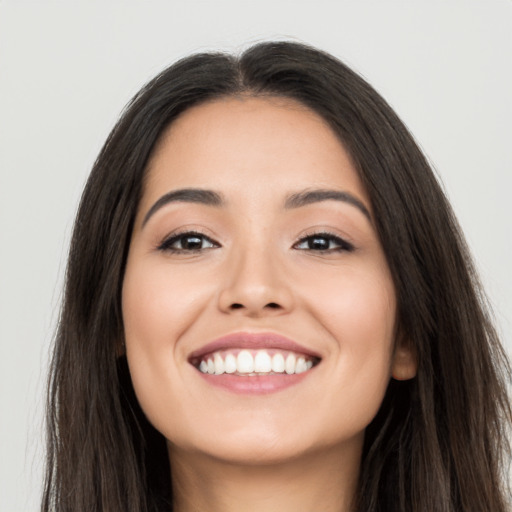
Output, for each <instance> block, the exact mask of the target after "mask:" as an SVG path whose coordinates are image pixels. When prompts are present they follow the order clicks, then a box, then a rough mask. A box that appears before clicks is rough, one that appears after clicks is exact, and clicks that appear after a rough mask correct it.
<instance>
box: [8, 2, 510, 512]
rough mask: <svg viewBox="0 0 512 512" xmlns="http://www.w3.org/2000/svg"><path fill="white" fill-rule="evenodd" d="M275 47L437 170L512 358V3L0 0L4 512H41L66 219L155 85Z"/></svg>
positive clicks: (68, 222) (69, 223)
mask: <svg viewBox="0 0 512 512" xmlns="http://www.w3.org/2000/svg"><path fill="white" fill-rule="evenodd" d="M272 38H280V39H282V38H291V39H298V40H301V41H305V42H309V43H311V44H314V45H317V46H319V47H320V48H323V49H325V50H327V51H330V52H332V53H334V54H335V55H337V56H338V57H341V58H342V59H344V60H345V61H346V62H347V63H348V64H349V65H351V66H352V67H353V68H355V69H356V70H358V71H359V72H360V73H362V74H363V75H364V76H365V77H366V78H367V79H368V80H369V81H370V82H371V83H372V84H373V85H374V86H375V87H376V88H377V89H378V90H379V91H380V92H381V93H382V94H383V95H384V97H385V98H387V99H388V101H389V102H390V103H391V105H392V106H393V107H394V108H395V109H396V110H397V112H398V114H399V115H400V116H401V117H402V119H403V120H404V121H405V123H406V124H407V125H408V126H409V127H410V129H411V130H412V132H413V133H414V134H415V136H416V138H417V140H418V141H419V143H420V145H421V146H422V148H423V149H424V150H425V152H426V154H427V155H428V156H429V158H430V159H431V161H432V162H433V163H434V165H435V166H436V168H437V169H438V172H439V174H440V176H441V178H442V180H443V182H444V185H445V188H446V190H447V193H448V195H449V197H450V198H451V200H452V202H453V205H454V207H455V210H456V212H457V214H458V216H459V219H460V221H461V223H462V226H463V228H464V230H465V232H466V235H467V237H468V240H469V244H470V246H471V248H472V249H473V251H474V255H475V258H476V262H477V265H478V267H479V269H480V271H481V273H482V277H483V280H484V282H485V284H486V286H487V289H488V293H489V295H490V297H491V300H492V303H493V304H494V307H495V313H496V317H497V321H498V323H499V326H500V329H501V331H502V333H503V336H504V339H505V343H506V346H507V350H508V351H509V353H512V313H511V312H512V271H511V263H512V243H511V234H512V229H511V221H512V207H511V201H512V199H511V188H512V156H511V154H512V152H511V144H510V142H511V135H512V131H511V124H510V123H511V119H512V101H511V91H512V2H511V1H510V0H480V1H471V0H450V1H440V0H434V1H433V0H423V1H411V0H402V1H393V0H380V1H378V0H375V1H365V0H360V1H355V0H354V1H325V0H324V1H322V0H320V1H319V0H316V1H315V2H313V1H311V0H307V1H306V0H305V1H298V0H290V1H285V0H274V1H269V0H258V1H254V2H243V1H241V0H238V1H237V0H224V1H203V2H200V1H190V0H189V1H167V2H158V1H138V2H134V1H123V2H112V1H110V2H109V1H102V2H99V1H98V2H95V1H92V0H88V1H85V0H84V1H79V2H77V1H71V0H70V1H62V2H50V1H39V2H24V1H20V0H12V1H5V0H4V1H2V0H0V240H1V251H0V315H1V321H0V443H1V447H0V511H2V512H18V511H23V512H25V511H35V510H37V508H38V500H39V494H40V488H41V478H42V472H41V471H42V461H43V457H44V451H43V448H42V437H43V435H42V412H41V411H42V401H43V391H44V385H45V384H44V382H45V368H46V366H47V360H48V349H49V344H50V341H51V338H52V333H53V330H54V327H55V323H56V320H57V317H58V307H59V301H60V298H61V285H62V276H63V272H64V267H65V257H66V251H67V245H68V240H69V235H70V231H71V227H72V222H73V216H74V213H75V209H76V206H77V201H78V198H79V195H80V192H81V189H82V187H83V184H84V181H85V179H86V176H87V174H88V171H89V169H90V168H91V165H92V163H93V161H94V158H95V156H96V154H97V153H98V151H99V149H100V147H101V145H102V143H103V141H104V139H105V138H106V136H107V134H108V132H109V130H110V129H111V127H112V126H113V124H114V122H115V120H116V118H117V115H118V114H119V112H120V111H121V109H122V107H123V106H124V105H125V103H126V102H127V101H128V100H129V98H130V97H131V96H132V95H133V94H134V93H135V92H136V91H137V90H138V89H139V87H140V86H141V85H142V84H143V83H144V82H145V81H146V80H147V79H149V78H150V77H152V76H153V75H154V74H155V73H157V72H158V71H160V70H161V69H162V68H163V67H165V66H166V65H168V64H169V63H171V62H173V61H175V60H176V59H177V58H179V57H181V56H184V55H187V54H189V53H191V52H194V51H198V50H206V49H227V50H236V49H241V48H244V47H245V46H246V45H247V43H250V42H255V41H260V40H264V39H272Z"/></svg>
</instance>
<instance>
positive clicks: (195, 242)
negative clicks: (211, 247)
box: [181, 236, 201, 249]
mask: <svg viewBox="0 0 512 512" xmlns="http://www.w3.org/2000/svg"><path fill="white" fill-rule="evenodd" d="M181 246H182V247H183V248H184V249H200V248H201V238H199V237H198V236H187V237H185V238H183V239H182V242H181Z"/></svg>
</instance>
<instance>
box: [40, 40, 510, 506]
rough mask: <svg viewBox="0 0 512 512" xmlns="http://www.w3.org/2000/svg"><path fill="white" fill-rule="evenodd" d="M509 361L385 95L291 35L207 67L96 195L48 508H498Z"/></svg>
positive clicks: (190, 70)
mask: <svg viewBox="0 0 512 512" xmlns="http://www.w3.org/2000/svg"><path fill="white" fill-rule="evenodd" d="M508 376H509V368H508V366H507V362H506V358H505V355H504V353H503V351H502V349H501V347H500V344H499V341H498V339H497V336H496V333H495V331H494V330H493V327H492V325H491V323H490V321H489V319H488V316H487V313H486V309H485V304H484V303H483V298H482V294H481V292H480V288H479V285H478V282H477V279H476V276H475V273H474V270H473V267H472V264H471V261H470V258H469V256H468V252H467V249H466V246H465V244H464V241H463V238H462V236H461V234H460V231H459V229H458V227H457V224H456V221H455V219H454V217H453V214H452V212H451V209H450V207H449V205H448V203H447V201H446V199H445V197H444V195H443V193H442V191H441V189H440V187H439V185H438V184H437V182H436V180H435V178H434V176H433V173H432V171H431V169H430V168H429V166H428V164H427V162H426V160H425V158H424V157H423V155H422V154H421V152H420V151H419V149H418V148H417V146H416V145H415V143H414V141H413V139H412V137H411V136H410V134H409V133H408V132H407V130H406V128H405V127H404V126H403V124H402V123H401V122H400V121H399V119H398V118H397V117H396V115H395V114H394V113H393V111H392V110H391V109H390V107H389V106H388V105H387V104H386V103H385V101H384V100H383V99H382V98H381V97H380V96H379V95H378V94H377V93H376V92H375V91H374V90H373V89H372V88H371V87H370V86H369V85H368V84H367V83H366V82H364V81H363V80H362V79H361V78H360V77H359V76H357V75H356V74H355V73H353V72H352V71H351V70H349V69H348V68H347V67H345V66H344V65H343V64H342V63H340V62H339V61H337V60H336V59H334V58H332V57H331V56H329V55H326V54H324V53H322V52H319V51H317V50H315V49H312V48H309V47H306V46H303V45H299V44H295V43H286V42H283V43H263V44H260V45H256V46H254V47H253V48H251V49H249V50H248V51H246V52H245V53H244V54H243V55H242V56H241V57H240V58H235V57H232V56H227V55H223V54H204V55H196V56H193V57H190V58H187V59H184V60H182V61H180V62H178V63H177V64H175V65H173V66H171V67H170V68H168V69H167V70H165V71H164V72H163V73H161V74H160V75H159V76H158V77H156V78H155V79H154V80H153V81H151V82H150V83H149V84H148V85H147V86H146V87H145V88H144V89H143V90H142V91H141V92H140V93H139V94H138V95H137V96H136V97H135V98H134V100H133V101H132V102H131V103H130V105H129V106H128V108H127V110H126V112H125V113H124V115H123V116H122V118H121V120H120V121H119V122H118V124H117V126H116V127H115V128H114V130H113V132H112V133H111V135H110V137H109V138H108V140H107V142H106V144H105V146H104V148H103V150H102V152H101V154H100V156H99V158H98V160H97V162H96V164H95V166H94V169H93V171H92V173H91V176H90V178H89V181H88V183H87V186H86V189H85V191H84V194H83V197H82V201H81V205H80V209H79V213H78V217H77V221H76V225H75V230H74V234H73V240H72V246H71V252H70V259H69V266H68V272H67V284H66V294H65V300H64V307H63V311H62V317H61V321H60V325H59V330H58V334H57V339H56V347H55V354H54V361H53V373H52V379H51V386H50V400H49V414H48V423H49V451H48V454H49V455H48V471H47V481H46V492H45V496H44V504H43V510H57V511H59V510H76V511H78V510H80V511H82V510H112V511H114V510H123V511H137V512H139V511H146V510H147V511H156V510H174V511H175V512H185V511H189V510H209V511H217V510H224V511H230V510H246V511H258V510H266V511H269V510H281V511H283V510H294V511H310V510H323V511H339V512H347V511H359V512H369V511H393V512H397V511H399V512H405V511H407V512H411V511H414V512H417V511H418V512H419V511H424V512H427V511H429V512H432V511H446V512H448V511H452V512H455V511H457V512H461V511H462V512H465V511H470V510H471V511H472V512H474V511H475V510H478V511H493V512H500V511H505V510H506V495H505V491H504V486H503V485H502V484H503V474H502V471H503V458H504V457H505V455H506V454H507V451H506V449H507V442H506V438H505V430H506V426H507V424H508V422H509V421H510V417H511V414H510V406H509V402H508V398H507V396H506V389H505V382H506V379H507V378H508Z"/></svg>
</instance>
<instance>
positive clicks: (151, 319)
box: [122, 260, 211, 351]
mask: <svg viewBox="0 0 512 512" xmlns="http://www.w3.org/2000/svg"><path fill="white" fill-rule="evenodd" d="M208 282H209V280H208V279H205V277H204V276H195V277H194V274H193V273H190V272H186V271H182V272H171V271H170V270H169V269H168V268H166V266H165V264H161V263H160V264H159V263H154V262H152V261H151V260H149V261H148V264H146V265H140V264H139V265H133V267H132V266H130V265H129V264H128V266H127V270H126V274H125V279H124V283H123V297H122V304H123V321H124V327H125V335H126V338H127V340H126V341H127V344H132V345H133V348H140V349H143V350H145V351H151V350H152V349H156V348H157V347H158V346H162V345H166V346H168V347H169V348H173V346H174V345H176V343H177V342H178V341H179V338H180V335H181V334H182V332H183V330H184V329H186V328H187V326H189V325H191V324H193V322H194V320H195V318H196V317H197V316H198V315H199V314H200V313H201V311H202V309H203V307H204V304H205V298H206V297H208V296H210V295H211V290H210V289H209V287H208ZM210 282H211V280H210ZM130 348H132V347H130Z"/></svg>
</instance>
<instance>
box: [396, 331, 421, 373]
mask: <svg viewBox="0 0 512 512" xmlns="http://www.w3.org/2000/svg"><path fill="white" fill-rule="evenodd" d="M417 371H418V357H417V353H416V350H415V349H414V347H413V346H412V343H410V342H409V341H405V340H401V341H399V342H398V343H397V346H396V348H395V353H394V354H393V361H392V364H391V376H392V377H393V379H395V380H409V379H412V378H414V377H416V372H417Z"/></svg>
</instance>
